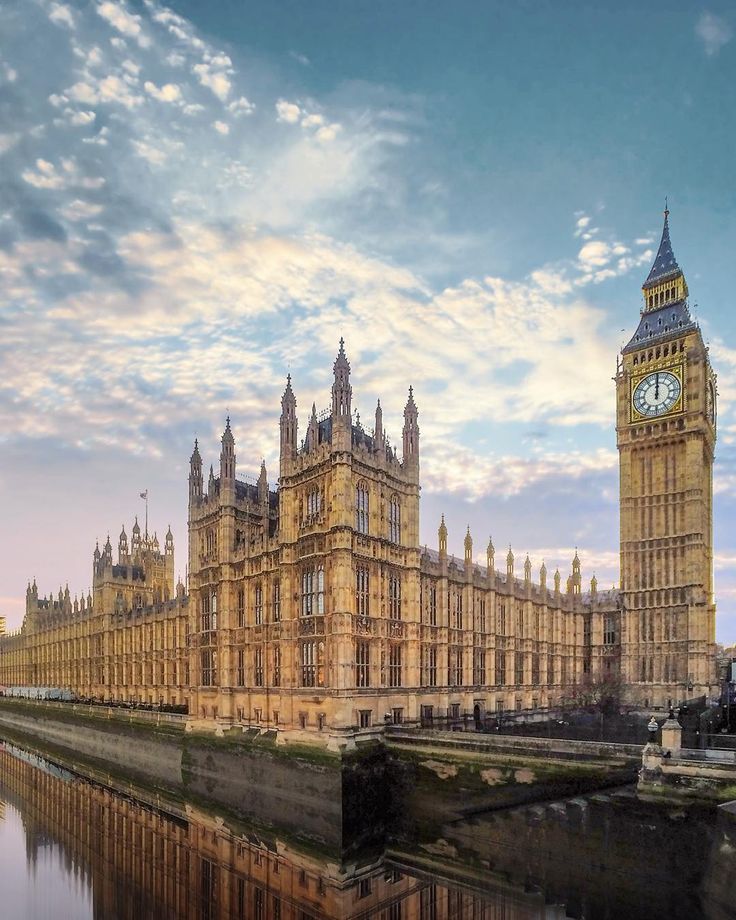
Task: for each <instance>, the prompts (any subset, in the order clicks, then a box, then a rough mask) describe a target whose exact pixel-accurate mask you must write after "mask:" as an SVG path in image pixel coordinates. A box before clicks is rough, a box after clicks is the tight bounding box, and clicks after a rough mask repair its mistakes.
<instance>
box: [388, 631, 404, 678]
mask: <svg viewBox="0 0 736 920" xmlns="http://www.w3.org/2000/svg"><path fill="white" fill-rule="evenodd" d="M388 685H389V687H400V686H401V644H400V643H398V642H392V643H391V645H390V646H389V656H388Z"/></svg>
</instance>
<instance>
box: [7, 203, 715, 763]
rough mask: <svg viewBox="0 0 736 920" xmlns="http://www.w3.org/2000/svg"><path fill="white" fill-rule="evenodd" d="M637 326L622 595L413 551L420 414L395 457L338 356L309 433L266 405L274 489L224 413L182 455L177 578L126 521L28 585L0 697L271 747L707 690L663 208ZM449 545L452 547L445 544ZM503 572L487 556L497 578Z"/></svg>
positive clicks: (708, 656)
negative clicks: (65, 695)
mask: <svg viewBox="0 0 736 920" xmlns="http://www.w3.org/2000/svg"><path fill="white" fill-rule="evenodd" d="M643 296H644V302H643V305H642V308H641V315H640V318H639V325H638V327H637V329H636V331H635V333H634V335H633V336H632V338H631V340H630V342H629V343H628V344H627V345H626V346H625V347H624V348H623V350H622V352H621V355H620V357H619V359H618V360H617V367H616V377H615V385H616V430H617V439H618V449H619V457H620V550H621V584H620V589H619V590H611V591H605V592H604V591H599V590H598V587H597V584H596V579H595V577H593V578H592V579H591V580H590V582H589V583H586V584H584V583H583V577H582V573H581V564H580V559H579V558H578V555H577V552H576V554H575V557H574V559H573V560H572V561H571V568H570V571H569V572H567V573H565V575H564V577H563V575H561V574H560V572H559V571H556V572H554V573H553V574H551V575H550V574H549V573H548V572H547V571H546V568H545V566H544V564H542V566H541V568H540V569H539V571H538V572H533V571H532V565H531V562H530V560H529V558H528V557H527V558H526V559H525V560H524V561H523V562H522V563H521V564H519V562H518V560H516V559H515V558H514V554H513V553H512V551H511V549H509V551H508V553H507V554H506V553H504V554H502V556H501V558H497V556H496V552H495V549H494V546H493V544H492V543H490V542H489V543H488V545H487V547H486V548H485V553H482V551H481V554H480V555H481V558H482V556H485V558H484V560H483V563H482V564H479V562H478V555H479V554H478V553H477V549H475V548H474V541H473V537H472V535H471V534H470V532H469V531H468V532H467V533H466V534H465V535H464V542H463V553H462V555H461V556H459V557H456V556H454V555H453V554H452V553H450V552H449V546H450V536H449V534H448V531H447V528H446V526H445V523H444V518H443V519H442V520H441V522H439V528H438V532H437V545H436V548H431V549H428V548H426V547H424V546H422V545H421V544H420V539H419V534H420V530H419V507H420V458H421V438H420V429H419V411H418V408H417V405H416V403H415V401H414V394H413V392H412V389H411V387H410V388H409V394H408V399H407V401H406V405H405V407H404V424H403V430H402V433H401V450H400V452H399V450H398V448H397V447H394V446H393V445H392V444H391V443H390V441H389V439H388V437H387V435H386V432H385V431H384V428H383V419H382V410H381V405H380V402H379V404H378V406H377V407H376V411H375V420H374V423H373V425H372V428H371V429H370V430H368V429H366V428H364V427H363V426H362V425H361V424H360V421H359V418H356V417H355V416H354V414H353V390H352V382H351V367H350V364H349V361H348V357H347V354H346V352H345V347H344V343H343V342H342V340H341V342H340V348H339V351H338V354H337V358H336V360H335V362H334V367H333V371H334V379H333V384H332V392H331V403H330V406H329V408H328V409H326V410H324V411H323V412H317V410H316V407H315V405H314V404H313V405H312V410H311V413H310V414H309V418H308V421H307V424H306V433H305V436H304V437H302V438H300V436H299V426H298V419H297V398H296V395H295V392H294V389H293V388H292V382H291V378H290V377H289V378H287V384H286V389H285V391H284V394H283V396H282V398H281V416H280V420H279V444H280V452H279V470H278V481H277V485H275V484H272V483H269V479H268V474H267V471H266V467H265V464H264V465H262V466H261V470H260V475H259V476H258V478H257V479H256V478H255V477H252V478H244V477H242V476H239V474H238V470H237V465H236V449H235V447H236V445H235V437H234V434H233V431H232V429H231V426H230V420H229V419H228V420H227V423H226V425H225V430H224V433H223V435H222V443H221V446H220V455H219V466H218V469H217V475H216V472H215V468H214V467H213V466H211V467H210V468H209V473H208V475H205V473H204V466H203V460H202V456H201V454H200V450H199V445H198V444H197V442H196V441H195V445H194V451H193V453H192V456H191V460H190V472H189V494H188V501H189V519H188V520H189V548H188V550H189V555H188V586H187V588H186V589H185V587H184V585H182V584H181V583H180V584H178V585H176V584H175V583H174V562H173V554H174V546H173V539H172V537H171V532H170V531H169V533H168V534H167V535H166V538H165V542H164V548H163V550H161V547H160V546H159V543H158V540H157V538H156V537H152V536H151V535H149V534H148V532H147V529H146V531H145V532H144V533H141V529H140V527H139V525H138V523H137V522H136V524H135V525H134V527H133V530H132V536H131V541H130V543H129V542H128V537H127V534H126V532H125V530H123V532H122V533H121V534H120V538H119V542H118V549H117V558H116V559H113V549H112V545H111V543H110V540H109V538H108V541H107V543H106V545H105V546H104V547H103V550H102V551H100V550H99V548H97V549H95V553H94V559H93V591H92V594H91V595H90V596H88V597H87V598H86V599H85V598H82V599H81V601H80V600H77V599H75V600H74V601H72V600H71V598H70V595H69V592H68V590H66V591H63V592H62V591H59V594H58V596H57V597H48V598H42V597H39V595H38V589H37V587H36V584H35V582H34V583H33V585H30V586H29V588H28V592H27V608H26V616H25V620H24V623H23V626H22V628H21V630H19V631H18V632H17V633H15V634H13V635H8V636H5V637H3V638H0V685H5V686H8V687H17V686H26V687H28V686H43V687H60V688H66V689H68V690H70V691H72V692H73V693H75V694H77V695H79V696H81V697H91V698H96V699H99V700H127V701H135V702H147V703H166V704H177V705H182V706H186V707H187V708H188V714H189V721H188V728H191V729H195V730H203V729H204V730H214V731H217V732H221V731H223V730H225V729H227V728H231V727H238V726H242V727H243V728H244V729H245V728H254V727H257V728H260V729H263V730H271V731H274V732H276V733H277V737H280V738H282V739H286V738H289V739H293V740H299V739H300V738H301V739H303V740H309V739H314V738H315V735H316V734H317V733H320V732H321V733H324V735H325V736H328V737H329V738H330V742H331V743H334V744H338V745H339V744H340V743H342V742H341V741H340V739H341V738H344V737H354V736H355V735H356V734H359V733H365V734H370V733H371V732H374V731H375V730H376V728H377V727H378V728H380V726H381V725H383V724H384V722H385V721H387V720H388V721H391V722H402V721H422V722H423V723H424V724H433V723H435V722H436V721H437V720H445V719H448V718H449V719H450V720H452V719H455V718H461V717H462V716H463V715H467V716H469V717H471V718H475V719H476V720H482V719H484V718H486V717H487V716H488V715H490V714H493V713H497V712H506V711H509V710H512V711H513V710H520V709H530V708H538V707H545V706H551V705H556V704H558V703H559V702H560V701H561V700H562V699H563V698H566V697H568V696H569V695H571V693H573V692H574V688H576V687H581V686H585V685H586V684H587V685H592V684H595V683H602V682H606V681H609V680H610V681H613V682H615V681H619V680H620V682H621V683H622V685H623V690H624V693H625V696H626V698H627V699H628V701H629V702H631V703H634V704H640V705H641V706H651V705H665V704H666V703H667V702H668V701H669V700H673V701H676V700H682V699H685V698H688V697H693V696H696V695H701V694H703V693H708V692H710V690H711V689H712V688H713V686H714V685H715V606H714V599H713V581H712V568H713V539H712V519H713V508H712V498H713V493H712V468H713V454H714V446H715V436H716V383H715V375H714V373H713V371H712V369H711V366H710V361H709V357H708V350H707V348H706V346H705V344H704V342H703V338H702V335H701V332H700V329H699V327H698V325H697V324H696V323H695V322H694V320H693V319H692V317H691V314H690V312H689V308H688V299H687V298H688V289H687V285H686V282H685V277H684V274H683V272H682V270H681V269H680V267H679V265H678V263H677V261H676V259H675V257H674V254H673V251H672V246H671V243H670V235H669V226H668V212H665V221H664V228H663V232H662V239H661V243H660V246H659V250H658V252H657V255H656V258H655V261H654V265H653V266H652V269H651V271H650V273H649V276H648V277H647V279H646V281H645V283H644V285H643ZM458 542H459V537H458ZM499 563H500V565H499Z"/></svg>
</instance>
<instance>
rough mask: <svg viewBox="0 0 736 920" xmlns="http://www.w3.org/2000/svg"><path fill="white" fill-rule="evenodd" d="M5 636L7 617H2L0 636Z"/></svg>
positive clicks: (0, 618)
mask: <svg viewBox="0 0 736 920" xmlns="http://www.w3.org/2000/svg"><path fill="white" fill-rule="evenodd" d="M4 635H5V617H0V636H4Z"/></svg>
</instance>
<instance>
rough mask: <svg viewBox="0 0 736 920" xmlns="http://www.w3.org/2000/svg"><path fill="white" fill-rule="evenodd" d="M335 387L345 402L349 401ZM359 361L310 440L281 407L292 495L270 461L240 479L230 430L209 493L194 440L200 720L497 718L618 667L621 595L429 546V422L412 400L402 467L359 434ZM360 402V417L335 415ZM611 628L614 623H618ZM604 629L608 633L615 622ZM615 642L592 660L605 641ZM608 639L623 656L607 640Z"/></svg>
mask: <svg viewBox="0 0 736 920" xmlns="http://www.w3.org/2000/svg"><path fill="white" fill-rule="evenodd" d="M336 394H337V395H336ZM351 395H352V390H351V388H350V385H349V365H347V361H346V359H345V358H344V353H342V352H341V355H338V360H337V361H336V372H335V383H334V385H333V408H332V410H331V411H330V410H326V411H325V412H324V413H322V414H321V415H318V414H317V413H316V411H315V410H313V412H312V416H311V418H310V421H309V425H308V428H307V435H306V437H305V439H304V440H303V441H302V442H301V444H299V443H298V441H297V438H296V415H295V406H296V399H295V397H294V394H293V390H292V389H291V381H290V380H289V382H288V385H287V389H286V391H285V393H284V397H283V399H282V416H281V424H280V431H281V445H280V447H281V455H280V469H279V474H280V475H279V488H278V492H273V491H271V490H270V489H269V485H268V481H267V474H266V469H265V466H262V468H261V473H260V476H259V478H258V480H257V482H256V481H255V480H253V481H243V480H241V479H239V478H238V477H237V476H236V460H235V440H234V436H233V433H232V431H231V429H230V424H229V420H228V423H227V425H226V428H225V431H224V433H223V437H222V449H221V454H220V475H219V477H216V476H215V475H214V472H211V473H210V477H209V480H208V482H207V487H206V488H205V485H204V479H203V475H202V466H203V464H202V458H201V456H200V453H199V446H198V445H195V450H194V453H193V454H192V458H191V467H190V483H189V485H190V488H189V533H190V552H189V566H190V568H189V587H190V596H191V603H190V611H189V642H190V673H191V674H192V692H191V708H190V715H191V722H190V725H191V727H201V728H206V727H208V728H212V727H213V725H217V726H219V727H226V726H227V725H231V724H236V725H243V726H245V725H257V726H259V727H261V728H264V729H276V730H281V731H289V732H290V733H291V734H292V735H294V734H295V733H296V734H298V733H300V732H304V733H313V732H315V731H317V732H320V731H322V732H325V733H327V734H329V733H330V732H333V731H340V730H347V729H350V728H356V727H357V728H362V729H366V730H368V729H370V728H371V727H372V726H376V725H382V724H383V723H384V720H385V719H387V718H388V719H390V720H392V721H406V720H417V721H418V720H420V719H424V720H425V721H428V720H429V719H438V718H439V719H444V718H446V717H448V716H449V717H455V716H459V715H462V714H468V715H469V716H470V717H471V718H472V717H473V715H475V716H477V717H478V718H484V717H485V716H486V715H487V714H490V713H493V712H496V711H497V710H508V709H511V710H515V709H522V708H531V707H535V706H544V705H547V704H551V703H557V702H559V701H560V699H561V697H563V696H564V695H566V694H567V693H569V692H570V689H571V687H573V685H575V684H576V683H579V682H580V681H581V680H584V679H587V678H590V679H593V676H594V671H596V670H597V671H601V670H602V668H603V664H604V661H605V663H606V665H609V664H610V660H612V659H610V660H609V657H607V656H606V655H605V654H604V652H605V651H607V650H610V649H613V648H615V646H616V643H617V641H618V640H617V634H618V630H619V628H620V626H619V621H618V608H617V596H616V595H615V594H613V595H611V594H599V593H598V592H597V590H596V585H595V581H593V584H592V591H591V592H590V593H589V594H583V593H582V590H581V587H582V583H581V574H580V561H579V559H578V558H577V555H576V557H575V559H574V560H573V566H572V574H571V576H570V578H569V579H568V582H567V585H566V587H565V588H563V587H562V586H561V580H560V576H559V573H556V575H555V579H554V586H549V587H548V585H547V583H546V571H545V570H544V567H543V569H542V571H541V572H540V583H539V584H533V583H532V576H531V563H530V562H529V561H528V560H527V561H526V563H525V565H524V575H523V578H521V579H517V578H516V577H515V575H514V560H513V555H512V554H511V553H509V556H508V558H507V560H506V572H505V574H503V575H502V574H499V573H498V572H496V570H495V565H494V556H493V547H492V546H489V548H488V553H487V559H486V565H484V566H482V567H481V566H479V565H477V564H476V563H475V562H474V557H473V548H472V539H471V537H470V534H469V533H468V534H467V536H466V539H465V558H464V559H463V560H460V561H459V560H456V559H454V557H451V556H449V555H448V551H447V529H446V527H445V525H444V521H443V523H442V525H441V527H440V530H439V534H438V536H439V551H438V552H435V551H428V550H427V549H426V548H425V549H424V550H422V548H421V547H420V545H419V429H418V425H417V416H418V412H417V409H416V406H415V404H414V401H413V395H412V394H411V393H410V396H409V401H408V402H407V405H406V408H405V410H404V429H403V432H402V439H403V453H402V457H401V459H399V457H398V455H397V453H396V451H395V450H394V449H393V448H392V447H391V446H390V444H389V442H388V439H387V437H386V435H385V433H384V432H383V426H382V410H381V407H380V403H379V406H378V408H377V410H376V418H375V424H374V426H373V429H372V431H371V432H370V433H368V432H367V431H365V430H364V429H363V428H362V427H361V426H360V425H358V424H354V423H353V421H352V417H351V415H350V412H349V405H350V396H351ZM336 406H339V407H344V406H347V407H348V408H347V409H342V408H339V409H336V408H335V407H336ZM609 620H610V622H609ZM604 621H605V622H606V623H608V628H605V625H604ZM593 636H597V637H599V640H600V642H601V647H600V648H599V649H597V650H596V652H595V653H594V652H593V648H592V637H593ZM604 637H605V642H606V643H607V645H604Z"/></svg>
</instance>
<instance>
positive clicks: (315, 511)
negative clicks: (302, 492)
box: [307, 486, 322, 521]
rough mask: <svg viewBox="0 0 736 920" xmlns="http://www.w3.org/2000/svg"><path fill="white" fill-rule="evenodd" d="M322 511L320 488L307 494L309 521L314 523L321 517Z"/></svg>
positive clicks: (314, 488) (312, 489) (316, 487)
mask: <svg viewBox="0 0 736 920" xmlns="http://www.w3.org/2000/svg"><path fill="white" fill-rule="evenodd" d="M321 511H322V493H321V492H320V490H319V487H318V486H314V487H313V488H311V489H310V490H309V491H308V492H307V520H308V521H312V520H314V519H315V518H317V517H319V515H320V513H321Z"/></svg>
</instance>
